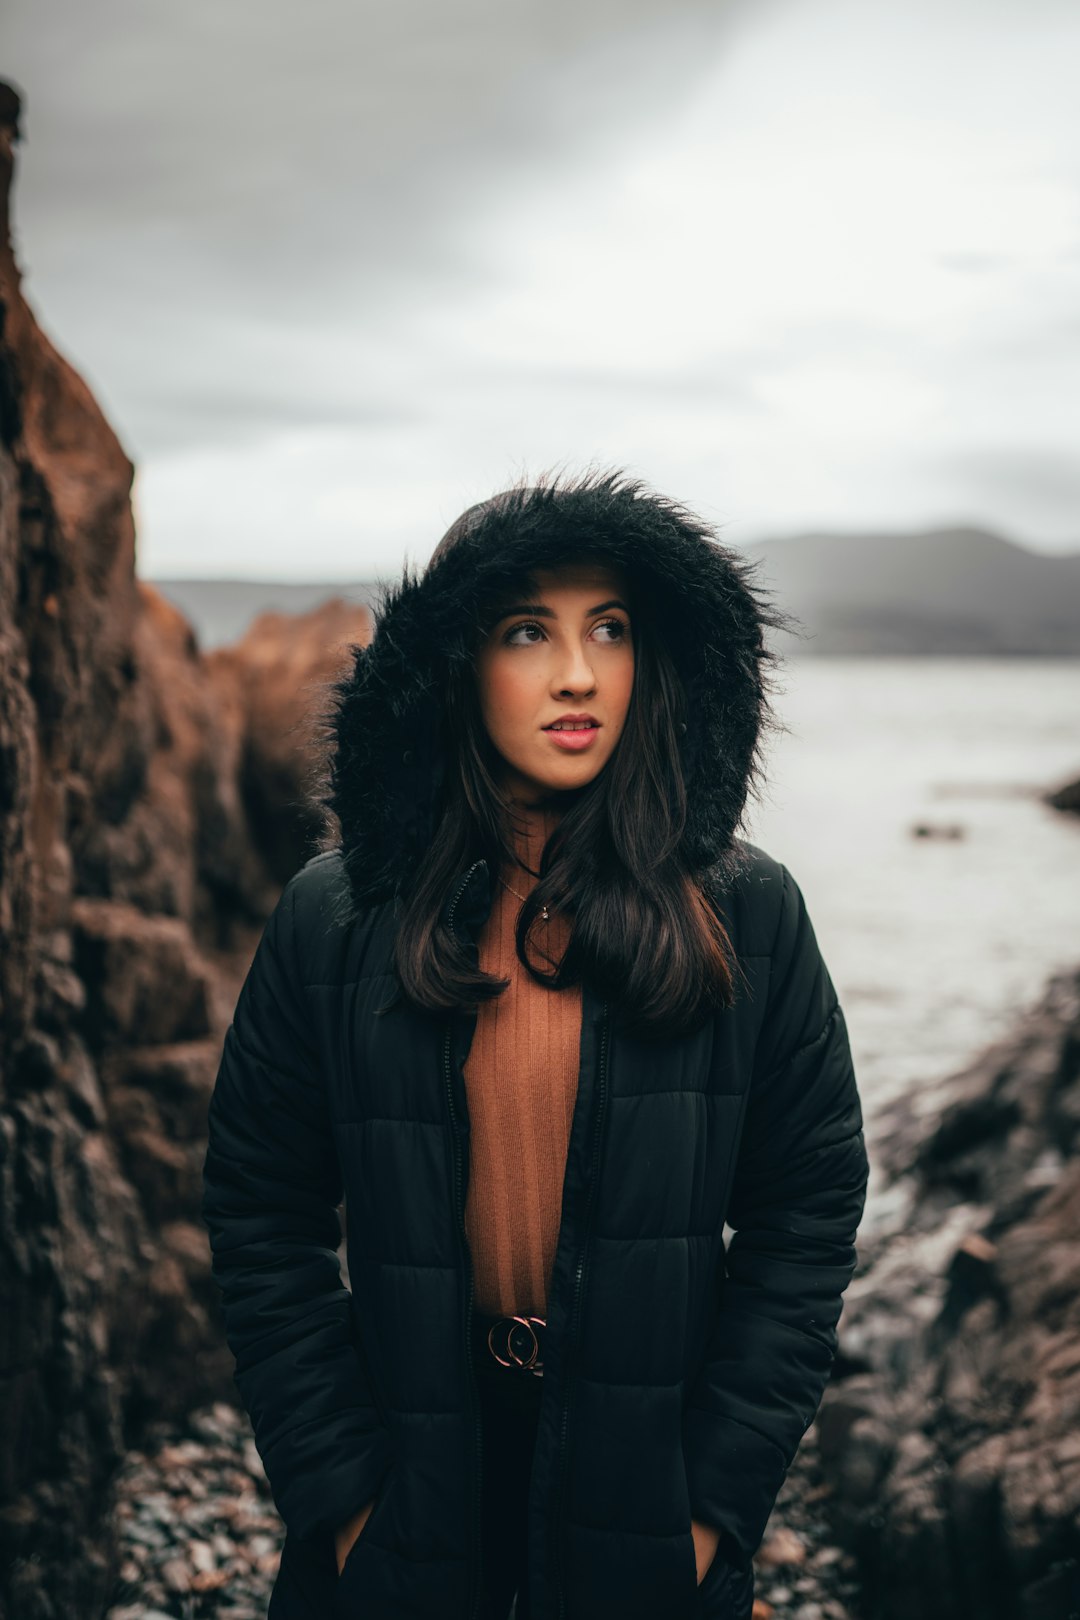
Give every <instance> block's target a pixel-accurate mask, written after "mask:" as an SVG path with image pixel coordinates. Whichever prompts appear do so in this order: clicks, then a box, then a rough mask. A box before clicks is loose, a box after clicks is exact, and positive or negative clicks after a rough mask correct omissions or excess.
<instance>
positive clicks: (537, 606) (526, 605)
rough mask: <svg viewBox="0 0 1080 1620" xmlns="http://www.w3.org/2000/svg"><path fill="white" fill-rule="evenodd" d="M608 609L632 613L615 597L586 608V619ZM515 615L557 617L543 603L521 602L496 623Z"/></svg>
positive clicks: (504, 610)
mask: <svg viewBox="0 0 1080 1620" xmlns="http://www.w3.org/2000/svg"><path fill="white" fill-rule="evenodd" d="M608 608H622V610H623V612H624V613H629V611H630V609H629V608H628V607H627V605H626V603H625V602H624V601H622V600H621V599H620V598H619V597H618V596H613V597H612V598H611V600H610V602H598V603H597V604H596V606H595V607H591V608H586V609H585V617H586V618H589V617H590V615H591V614H593V613H606V611H607V609H608ZM514 613H534V614H535V615H536V617H537V618H538V619H554V618H556V617H557V615H556V614H555V613H554V612H553V610H552V609H551V608H549V607H545V606H544V604H543V603H542V602H519V603H518V605H517V607H508V608H503V610H502V612H501V613H500V614H499V617H498V618H497V619H496V620H495V623H496V624H501V623H502V621H503V619H509V618H510V616H511V614H514Z"/></svg>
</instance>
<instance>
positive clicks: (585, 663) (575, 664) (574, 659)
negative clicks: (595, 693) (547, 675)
mask: <svg viewBox="0 0 1080 1620" xmlns="http://www.w3.org/2000/svg"><path fill="white" fill-rule="evenodd" d="M556 666H557V667H556V671H555V678H556V683H557V685H558V686H559V688H560V690H562V691H574V692H576V691H579V690H581V691H591V690H592V688H593V686H594V685H595V684H596V678H595V676H594V674H593V667H592V664H591V662H590V661H589V657H588V653H587V651H586V649H585V648H584V647H581V646H578V647H570V648H568V649H567V650H566V651H565V652H564V653H562V655H561V656H559V657H557V658H556Z"/></svg>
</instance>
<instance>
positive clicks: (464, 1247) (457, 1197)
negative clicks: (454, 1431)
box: [443, 860, 486, 1620]
mask: <svg viewBox="0 0 1080 1620" xmlns="http://www.w3.org/2000/svg"><path fill="white" fill-rule="evenodd" d="M485 864H486V863H485V862H484V861H482V860H480V861H474V862H473V864H472V866H470V867H469V870H468V871H467V872H466V873H465V876H464V877H463V878H462V880H461V882H460V883H459V884H458V887H457V891H456V893H455V895H454V898H453V900H452V901H451V902H450V909H449V911H448V912H447V916H446V921H447V928H448V929H449V931H450V933H453V931H454V912H455V911H456V910H457V904H458V901H459V900H460V899H461V896H462V895H463V894H464V893H465V890H466V888H467V887H468V883H469V879H470V878H471V877H472V875H473V873H474V872H475V871H476V869H477V867H478V866H483V865H485ZM452 1043H453V1015H452V1014H451V1015H450V1017H448V1019H447V1026H446V1036H445V1039H444V1042H443V1076H444V1080H445V1084H446V1099H447V1102H448V1103H449V1106H450V1120H451V1125H452V1127H453V1133H452V1141H453V1149H454V1205H455V1209H456V1212H457V1220H458V1242H459V1246H460V1251H461V1260H462V1268H463V1270H464V1273H465V1364H466V1366H467V1368H468V1371H469V1406H470V1414H471V1417H472V1424H473V1470H472V1530H473V1534H472V1546H473V1559H472V1562H471V1565H470V1569H469V1582H470V1585H469V1602H468V1608H467V1611H466V1612H467V1613H468V1615H469V1620H476V1615H477V1614H478V1612H479V1608H480V1582H479V1575H480V1560H481V1556H482V1545H481V1517H482V1515H481V1504H480V1469H481V1466H482V1463H481V1448H482V1445H483V1432H482V1429H481V1423H480V1412H479V1406H478V1404H477V1400H476V1389H475V1378H474V1372H473V1353H472V1314H473V1269H472V1259H471V1256H470V1254H469V1244H468V1234H467V1233H466V1231H465V1200H464V1196H463V1182H464V1166H463V1162H462V1160H463V1155H462V1152H461V1132H460V1125H459V1121H458V1115H457V1109H456V1107H455V1104H454V1085H453V1078H452V1073H451V1068H452Z"/></svg>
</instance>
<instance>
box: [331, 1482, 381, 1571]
mask: <svg viewBox="0 0 1080 1620" xmlns="http://www.w3.org/2000/svg"><path fill="white" fill-rule="evenodd" d="M374 1506H375V1498H374V1497H372V1499H371V1501H370V1502H369V1503H368V1504H367V1506H366V1507H362V1508H361V1509H360V1511H359V1512H358V1513H354V1514H353V1516H352V1518H351V1519H349V1520H348V1522H347V1523H346V1524H343V1525H342V1526H341V1528H340V1530H337V1531H335V1533H334V1549H335V1551H336V1553H337V1572H338V1574H339V1575H340V1574H341V1572H342V1570H343V1569H344V1568H345V1560H346V1558H348V1556H349V1554H350V1552H351V1551H352V1549H353V1543H354V1542H355V1541H356V1538H357V1537H358V1536H359V1534H360V1532H361V1530H362V1529H363V1528H364V1526H365V1524H366V1523H367V1521H368V1516H369V1515H370V1513H371V1510H372V1508H373V1507H374Z"/></svg>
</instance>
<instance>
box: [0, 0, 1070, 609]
mask: <svg viewBox="0 0 1080 1620" xmlns="http://www.w3.org/2000/svg"><path fill="white" fill-rule="evenodd" d="M13 3H14V19H13V21H14V27H13V26H12V20H10V18H9V23H8V38H9V57H10V59H11V60H12V62H13V64H14V65H15V67H17V68H18V72H16V73H15V77H16V78H18V79H19V81H20V82H21V83H22V85H23V87H24V88H25V90H26V92H27V126H28V130H29V141H28V144H27V146H26V147H25V148H24V151H23V154H22V156H23V165H22V178H21V181H20V190H19V198H18V208H17V216H18V219H19V221H20V237H21V239H22V241H21V247H22V258H23V261H24V263H25V264H26V265H27V266H28V271H29V273H28V276H27V288H28V291H29V293H30V295H31V297H32V298H33V299H34V300H35V302H37V303H38V305H39V307H40V311H41V313H42V315H43V316H44V317H45V320H46V324H47V325H48V327H49V329H50V331H51V333H52V334H53V335H54V337H55V338H56V340H57V342H58V343H59V344H60V346H61V347H62V348H63V349H64V351H65V352H66V353H68V354H70V355H71V356H72V357H73V358H74V359H75V360H76V362H77V363H79V364H80V365H81V366H82V367H83V369H84V370H85V371H86V373H87V375H88V379H89V380H90V382H91V384H92V385H93V386H94V387H95V388H96V389H97V390H98V392H99V394H100V395H101V397H102V398H103V399H104V401H105V403H106V406H107V408H108V409H109V411H110V413H111V414H112V416H113V418H114V420H115V421H116V423H117V425H118V427H119V428H120V431H121V434H122V436H123V437H124V439H125V443H126V445H127V448H128V449H129V451H130V452H131V453H133V454H134V456H135V457H136V459H137V461H138V462H139V464H140V477H139V492H140V536H141V538H140V555H141V558H142V559H143V566H144V567H145V568H147V569H148V570H150V571H153V570H157V571H159V572H162V573H182V572H185V571H188V572H192V571H197V568H196V563H197V564H198V567H199V568H202V567H212V566H213V565H214V563H215V560H216V561H217V563H218V565H219V566H227V568H228V570H229V571H230V572H234V573H235V572H244V571H245V566H246V560H248V561H250V564H251V567H252V568H257V569H258V570H260V571H262V572H265V570H266V567H267V557H268V556H272V555H276V556H277V558H278V565H277V566H278V569H279V572H282V573H283V575H288V576H291V577H298V575H297V570H300V571H301V575H302V573H303V572H304V571H306V572H307V573H308V574H309V575H312V576H319V577H327V578H339V577H342V576H343V575H347V574H348V573H349V571H350V568H355V567H356V566H359V571H360V572H363V571H364V568H363V561H362V559H363V558H365V557H366V558H367V559H368V560H369V561H370V562H372V564H373V565H375V564H377V565H380V566H381V565H383V564H384V563H385V564H387V565H389V562H390V561H391V560H392V558H393V556H394V555H395V552H396V551H399V550H400V548H401V547H403V546H412V547H413V549H414V550H416V551H417V552H418V553H420V554H426V551H425V548H427V549H430V545H431V544H433V543H434V540H435V539H436V538H437V536H438V534H439V533H440V532H441V527H440V525H442V526H445V522H448V521H449V520H450V519H451V518H452V517H453V516H454V515H455V514H456V512H457V511H459V510H461V508H462V506H464V505H466V504H468V501H469V500H471V499H476V498H479V497H480V496H482V495H483V494H485V493H487V492H488V489H489V487H491V486H493V485H495V484H502V483H504V482H505V481H506V480H507V478H508V477H510V476H513V475H514V474H515V472H516V471H517V470H518V469H519V468H520V467H522V466H529V467H531V468H533V469H534V470H536V469H538V468H540V467H543V466H545V465H550V464H553V463H555V462H563V461H571V462H573V463H575V464H577V463H585V462H588V461H591V460H602V461H604V462H606V463H609V464H612V463H613V464H617V465H627V466H630V467H631V468H632V469H633V470H635V471H637V472H639V473H640V474H642V475H643V476H645V477H646V478H647V479H649V480H650V481H652V482H654V483H656V484H657V485H658V486H660V487H666V488H667V489H668V490H669V492H670V493H672V494H674V495H677V496H680V497H682V498H685V499H688V500H693V501H695V502H696V503H697V504H698V505H699V506H700V507H701V508H702V509H703V510H705V511H706V512H707V514H709V515H712V516H714V517H716V518H718V519H719V520H721V521H723V522H725V523H730V524H731V525H732V526H733V528H735V529H737V530H740V531H745V532H746V533H747V534H748V535H752V534H754V533H771V532H776V531H777V530H778V529H780V528H782V527H784V526H791V527H794V528H800V529H802V528H810V527H823V526H827V525H829V524H838V525H840V526H843V527H851V526H852V525H870V526H879V527H880V526H889V527H895V526H902V525H906V524H921V523H932V522H935V521H937V520H938V519H939V518H942V517H946V516H948V517H954V516H964V515H968V514H970V515H972V516H976V515H977V516H979V517H981V518H983V519H984V520H985V521H989V522H991V523H993V522H1000V523H1002V524H1007V525H1008V526H1009V527H1010V528H1011V529H1013V531H1014V532H1016V533H1017V534H1018V535H1021V536H1023V537H1025V538H1027V539H1034V540H1040V539H1041V540H1042V541H1043V542H1044V543H1052V544H1054V543H1056V544H1066V543H1073V542H1074V537H1075V518H1074V514H1075V503H1074V494H1073V492H1071V491H1070V489H1069V488H1068V487H1067V484H1066V483H1065V482H1063V481H1062V480H1061V479H1060V478H1058V477H1057V476H1056V475H1055V468H1056V467H1057V465H1058V461H1059V458H1060V456H1061V455H1062V454H1064V448H1065V447H1064V446H1063V445H1062V444H1061V442H1060V441H1061V438H1062V427H1061V424H1062V422H1063V421H1065V420H1068V417H1069V400H1070V391H1072V394H1073V395H1074V393H1075V390H1074V389H1073V388H1072V384H1071V381H1070V377H1069V367H1068V365H1067V364H1065V363H1064V362H1063V360H1062V358H1061V357H1062V355H1063V354H1065V353H1067V352H1068V346H1069V345H1070V344H1072V343H1074V341H1075V333H1076V331H1077V327H1078V322H1080V293H1078V288H1077V282H1076V275H1075V265H1076V259H1077V255H1078V253H1080V232H1078V229H1077V224H1076V219H1075V209H1074V206H1073V200H1072V199H1073V197H1074V195H1075V184H1076V180H1077V177H1078V176H1077V170H1078V169H1080V126H1078V116H1077V104H1076V98H1075V95H1074V92H1073V86H1072V79H1071V72H1070V64H1071V61H1072V60H1073V59H1074V56H1075V48H1076V46H1077V45H1078V44H1080V16H1078V14H1077V13H1076V12H1075V9H1074V8H1073V7H1072V6H1071V5H1070V4H1068V0H1032V4H1031V5H1030V6H1027V7H1025V8H1023V9H1022V10H1021V9H1020V8H1016V7H1015V6H1012V5H1009V4H1006V3H1004V0H935V3H933V4H932V3H931V0H885V3H883V4H881V5H879V6H875V7H867V6H865V5H864V4H862V3H861V0H815V3H814V4H813V5H808V4H805V3H793V0H767V3H765V0H742V3H736V4H731V5H727V6H724V7H720V6H716V5H715V4H712V3H708V4H707V3H704V0H703V3H700V4H690V3H685V0H684V3H682V4H670V3H661V0H656V3H653V0H636V3H626V0H624V3H621V4H615V3H614V0H581V3H578V4H576V5H570V4H569V3H568V0H558V3H555V4H551V5H549V6H547V7H546V8H544V10H543V11H542V12H541V10H540V8H536V7H533V6H528V7H526V6H525V5H524V4H509V5H507V4H502V3H500V4H498V5H496V4H495V3H494V0H472V3H464V4H462V5H461V6H455V7H453V8H446V7H437V6H435V5H433V4H431V3H430V0H429V3H425V4H421V3H420V0H406V3H404V4H403V5H401V6H399V7H384V8H378V7H375V6H374V5H371V4H365V5H361V6H358V7H348V6H345V5H343V4H332V3H330V0H315V4H314V5H313V6H312V7H311V8H309V9H308V10H306V11H305V12H304V13H303V15H302V17H301V15H300V14H299V13H296V12H295V10H289V11H286V10H285V8H284V7H283V5H282V4H280V0H274V3H272V4H270V5H269V6H267V5H260V6H259V7H255V5H254V4H253V3H252V0H242V3H239V4H237V5H233V6H230V7H227V8H225V9H224V10H222V9H221V8H218V7H214V8H211V7H210V5H209V0H193V4H192V5H190V6H186V7H183V8H172V9H171V10H166V9H164V8H150V7H146V6H144V5H141V4H136V0H101V3H100V4H99V5H98V6H96V7H95V8H94V9H93V15H92V17H91V16H90V15H89V14H87V13H86V12H85V11H78V10H76V8H75V7H74V5H73V3H72V0H64V3H63V4H62V5H61V6H60V7H59V8H56V7H54V8H53V10H52V12H51V13H50V15H51V16H52V17H53V18H54V19H57V20H62V23H63V26H62V27H61V26H59V21H58V23H57V26H56V28H55V32H53V33H50V30H49V29H48V28H46V27H44V26H43V25H42V24H41V21H40V18H41V15H42V13H41V11H40V8H39V7H37V6H33V7H32V6H31V0H13ZM1073 403H1074V404H1075V400H1074V399H1073ZM986 446H1000V447H1002V449H1003V450H1005V451H1007V452H1010V453H1012V454H1013V456H1014V457H1015V458H1018V460H1017V461H1016V465H1017V466H1019V465H1020V464H1021V463H1023V464H1024V466H1025V467H1026V468H1027V471H1026V472H1024V473H1023V475H1022V476H1021V475H1019V474H1018V475H1016V476H1014V477H1012V478H1011V479H1010V478H1007V477H1005V476H1004V473H1003V472H1002V467H1003V466H1004V465H1006V463H1007V461H1008V456H1006V461H1005V462H1004V463H1001V465H1000V466H998V467H997V469H996V470H995V466H994V465H993V462H994V457H992V456H990V457H988V456H987V455H986V454H985V447H986ZM1040 457H1042V458H1043V459H1042V461H1041V462H1040ZM1025 458H1027V459H1026V460H1025ZM1040 465H1041V466H1042V467H1043V468H1044V470H1045V472H1046V478H1045V481H1044V482H1043V483H1040V482H1039V467H1040ZM943 502H944V503H946V509H945V510H943V509H942V504H941V503H943ZM996 503H1000V507H1001V509H1000V511H999V510H998V507H997V504H996ZM961 507H963V508H964V510H963V511H961V510H960V508H961ZM299 532H302V533H303V535H304V544H303V547H302V548H300V550H299V551H298V550H297V549H296V547H295V544H294V542H295V537H296V535H297V533H299ZM358 559H360V562H359V565H358ZM188 564H190V566H187V565H188Z"/></svg>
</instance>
